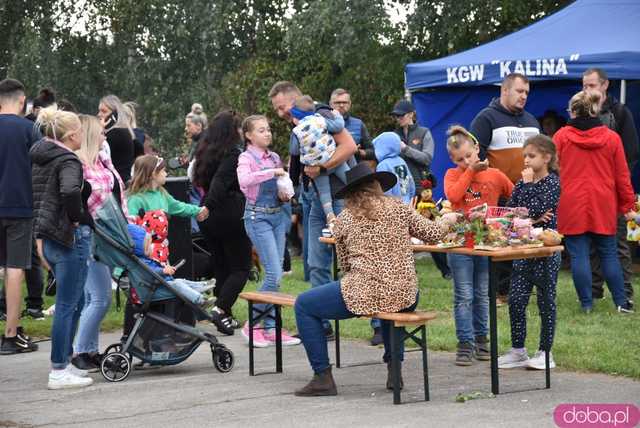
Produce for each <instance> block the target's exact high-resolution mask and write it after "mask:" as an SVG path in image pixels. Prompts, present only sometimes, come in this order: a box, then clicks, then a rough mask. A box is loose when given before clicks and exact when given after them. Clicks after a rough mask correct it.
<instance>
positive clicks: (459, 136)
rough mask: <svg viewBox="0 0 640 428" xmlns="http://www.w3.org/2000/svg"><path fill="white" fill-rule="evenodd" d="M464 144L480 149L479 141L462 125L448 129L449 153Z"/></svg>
mask: <svg viewBox="0 0 640 428" xmlns="http://www.w3.org/2000/svg"><path fill="white" fill-rule="evenodd" d="M464 143H469V144H471V145H472V146H474V147H479V144H478V140H476V137H474V136H473V134H472V133H471V132H469V131H467V130H466V129H465V128H464V127H463V126H461V125H453V126H451V127H449V129H447V152H448V153H451V151H452V150H457V149H459V148H460V147H461V146H462V145H463V144H464Z"/></svg>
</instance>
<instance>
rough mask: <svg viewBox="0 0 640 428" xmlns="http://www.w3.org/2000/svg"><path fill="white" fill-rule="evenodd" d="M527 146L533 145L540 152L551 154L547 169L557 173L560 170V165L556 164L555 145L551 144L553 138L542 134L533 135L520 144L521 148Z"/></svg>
mask: <svg viewBox="0 0 640 428" xmlns="http://www.w3.org/2000/svg"><path fill="white" fill-rule="evenodd" d="M527 146H533V147H535V148H536V150H537V151H539V152H540V153H542V154H548V155H550V156H551V160H549V165H548V167H547V168H548V169H549V171H552V172H555V173H556V174H558V173H559V172H560V167H559V166H558V154H557V152H556V145H555V144H553V140H551V138H549V137H547V136H546V135H543V134H538V135H534V136H533V137H529V138H527V140H526V141H525V142H524V145H523V146H522V149H525V148H526V147H527Z"/></svg>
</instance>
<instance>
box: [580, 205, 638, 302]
mask: <svg viewBox="0 0 640 428" xmlns="http://www.w3.org/2000/svg"><path fill="white" fill-rule="evenodd" d="M616 241H617V242H616V244H617V246H618V259H620V266H621V267H622V276H623V278H624V294H625V296H626V297H627V299H631V298H632V297H633V285H631V276H632V275H633V267H632V262H633V261H632V259H631V248H630V247H629V241H627V221H626V220H625V218H624V217H623V216H618V225H617V230H616ZM590 259H591V260H590V261H591V277H592V282H591V289H592V290H593V297H595V298H602V296H603V294H604V287H603V284H604V276H603V275H602V267H601V266H600V256H598V252H597V251H596V249H595V247H594V246H591V255H590Z"/></svg>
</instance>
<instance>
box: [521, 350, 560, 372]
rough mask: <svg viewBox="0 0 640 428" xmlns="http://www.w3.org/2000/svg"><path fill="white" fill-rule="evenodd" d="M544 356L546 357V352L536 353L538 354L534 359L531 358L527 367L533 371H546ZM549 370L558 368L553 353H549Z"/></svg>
mask: <svg viewBox="0 0 640 428" xmlns="http://www.w3.org/2000/svg"><path fill="white" fill-rule="evenodd" d="M544 356H545V352H544V351H538V352H536V354H535V355H534V356H533V357H531V358H529V361H527V365H526V367H527V368H528V369H531V370H544V369H545V368H546V367H545V361H544ZM549 368H550V369H555V368H556V362H555V361H553V353H551V352H549Z"/></svg>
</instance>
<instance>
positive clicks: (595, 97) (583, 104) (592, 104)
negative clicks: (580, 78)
mask: <svg viewBox="0 0 640 428" xmlns="http://www.w3.org/2000/svg"><path fill="white" fill-rule="evenodd" d="M601 98H602V96H601V95H600V93H598V92H595V91H580V92H578V93H577V94H575V95H574V96H572V97H571V100H569V111H570V112H571V113H573V114H575V115H576V117H596V116H598V113H600V99H601Z"/></svg>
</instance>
